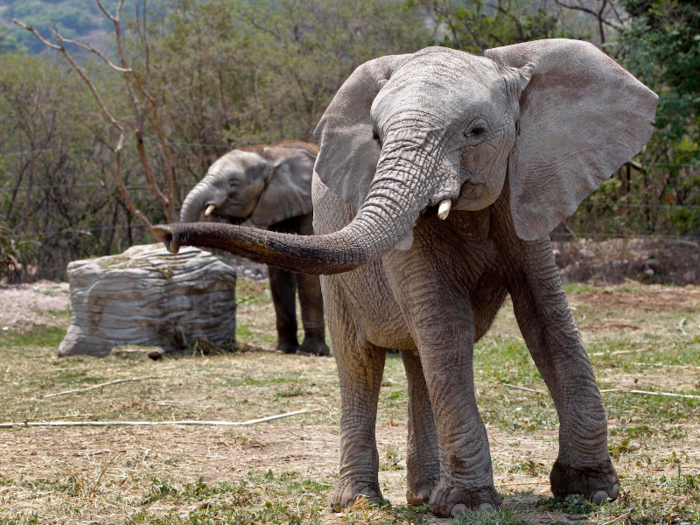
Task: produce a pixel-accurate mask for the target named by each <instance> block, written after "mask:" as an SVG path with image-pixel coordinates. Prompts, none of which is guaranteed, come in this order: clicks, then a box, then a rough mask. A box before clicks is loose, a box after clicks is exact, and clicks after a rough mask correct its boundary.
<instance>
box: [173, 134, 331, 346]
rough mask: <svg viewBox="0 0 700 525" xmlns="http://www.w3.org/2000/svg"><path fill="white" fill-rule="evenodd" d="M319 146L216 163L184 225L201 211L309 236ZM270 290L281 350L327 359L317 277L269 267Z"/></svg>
mask: <svg viewBox="0 0 700 525" xmlns="http://www.w3.org/2000/svg"><path fill="white" fill-rule="evenodd" d="M317 154H318V146H316V145H315V144H309V143H308V142H300V141H292V140H287V141H283V142H279V143H277V144H273V145H271V146H265V145H259V146H248V147H244V148H239V149H235V150H233V151H230V152H229V153H227V154H226V155H224V156H223V157H221V158H220V159H218V160H217V161H216V162H215V163H214V164H213V165H212V166H211V167H210V168H209V171H208V172H207V175H206V176H205V177H204V178H203V179H202V180H201V181H200V182H199V183H198V184H197V185H196V186H195V187H194V188H192V191H190V193H189V194H188V195H187V197H186V198H185V202H183V204H182V210H181V211H180V220H181V221H182V222H195V221H197V220H198V219H199V217H200V215H201V213H202V212H204V214H205V215H206V216H208V217H213V218H217V219H226V220H229V221H231V222H234V223H240V222H244V221H246V220H249V221H250V222H251V223H252V224H253V225H254V226H258V227H262V228H268V229H269V230H271V231H276V232H285V233H295V234H300V235H311V234H312V233H313V225H312V218H311V176H312V173H313V166H314V161H315V160H316V155H317ZM268 273H269V275H270V291H271V293H272V302H273V303H274V306H275V314H276V317H277V346H278V348H279V349H280V350H281V351H283V352H284V353H294V352H297V353H311V354H316V355H328V354H329V349H328V345H326V341H325V325H324V321H323V297H322V295H321V285H320V284H319V279H318V276H316V275H306V274H302V273H296V274H294V273H292V272H288V271H286V270H283V269H281V268H276V267H273V266H270V267H269V272H268ZM297 289H298V292H299V303H300V305H301V318H302V322H303V325H304V341H303V343H302V344H301V346H300V345H299V342H298V341H297V318H296V294H297Z"/></svg>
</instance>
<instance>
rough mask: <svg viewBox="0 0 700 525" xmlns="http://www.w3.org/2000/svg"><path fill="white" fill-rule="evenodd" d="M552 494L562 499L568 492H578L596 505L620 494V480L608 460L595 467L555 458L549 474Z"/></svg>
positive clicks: (614, 498)
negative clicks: (573, 463)
mask: <svg viewBox="0 0 700 525" xmlns="http://www.w3.org/2000/svg"><path fill="white" fill-rule="evenodd" d="M549 480H550V482H551V485H552V494H554V497H555V498H557V499H564V498H566V496H568V495H569V494H580V495H582V496H583V497H584V498H587V499H589V500H590V501H592V502H593V503H595V504H596V505H600V504H601V503H603V502H604V501H606V500H608V499H611V500H613V501H614V500H616V499H617V497H618V496H619V495H620V480H619V479H618V477H617V473H616V472H615V468H614V467H613V466H612V463H611V462H610V460H608V462H607V463H606V464H604V465H602V466H600V467H597V468H591V467H589V468H579V467H572V466H570V465H565V464H563V463H560V462H559V460H557V461H556V462H555V463H554V467H553V468H552V472H551V474H550V475H549Z"/></svg>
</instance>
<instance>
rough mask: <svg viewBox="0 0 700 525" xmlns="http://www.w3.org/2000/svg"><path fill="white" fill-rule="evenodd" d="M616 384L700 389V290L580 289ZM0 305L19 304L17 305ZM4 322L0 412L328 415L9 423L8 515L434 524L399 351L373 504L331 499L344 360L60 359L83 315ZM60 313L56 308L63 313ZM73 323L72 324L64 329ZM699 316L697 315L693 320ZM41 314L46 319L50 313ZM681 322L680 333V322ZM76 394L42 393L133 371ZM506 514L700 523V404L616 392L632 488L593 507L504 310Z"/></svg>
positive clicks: (242, 316)
mask: <svg viewBox="0 0 700 525" xmlns="http://www.w3.org/2000/svg"><path fill="white" fill-rule="evenodd" d="M267 290H268V288H267V284H266V283H264V282H260V281H257V282H255V281H243V280H241V282H240V288H239V292H238V295H239V302H240V305H239V316H238V320H239V331H238V338H239V340H240V341H241V342H244V343H248V344H250V345H253V346H256V347H264V348H267V349H271V347H272V345H273V343H274V340H275V333H274V316H273V310H272V306H271V303H270V299H269V292H268V291H267ZM568 290H569V295H570V299H571V303H572V305H573V306H574V308H575V312H574V313H575V316H576V318H577V320H578V322H579V323H580V325H581V329H582V332H583V334H584V338H585V339H586V341H587V344H588V350H589V353H590V354H591V359H592V362H593V365H594V367H595V369H596V373H597V375H598V378H599V381H600V384H601V388H611V387H625V388H636V389H640V390H662V391H667V392H675V393H683V394H695V395H697V394H699V393H700V373H699V371H698V369H697V368H696V367H697V366H698V364H700V360H699V359H698V355H699V353H700V288H697V287H695V288H692V287H686V288H663V287H660V286H653V287H641V286H639V285H632V284H627V285H623V286H619V287H615V288H606V289H602V288H593V287H590V286H585V285H583V286H581V285H571V286H569V287H568ZM2 297H3V296H2V295H1V294H0V308H5V307H8V306H9V305H8V304H7V303H6V304H2V301H3V298H2ZM56 313H57V312H55V311H53V313H46V314H43V315H44V316H45V317H47V322H46V323H45V325H46V326H44V327H41V326H39V327H37V326H33V327H32V326H26V327H18V328H17V329H16V330H9V331H5V332H3V335H0V356H1V358H0V392H2V396H0V420H3V421H9V420H18V421H23V420H37V419H46V420H49V419H71V418H73V419H87V420H110V419H124V420H153V421H156V420H165V419H198V420H210V419H220V420H229V421H242V420H247V419H253V418H256V417H262V416H267V415H272V414H276V413H282V412H289V411H293V410H299V409H302V408H314V409H316V411H314V412H311V413H307V414H304V415H302V416H299V417H296V418H291V419H285V420H280V421H275V422H271V423H265V424H261V425H257V426H254V427H246V428H237V429H226V428H218V427H177V426H176V427H157V428H150V427H129V428H123V427H107V428H19V429H12V430H0V523H324V524H329V523H333V524H335V523H338V524H340V523H373V524H374V523H421V522H426V521H428V520H432V521H434V522H437V520H435V519H434V518H433V517H432V516H431V515H430V513H429V512H428V510H427V509H426V508H425V507H418V508H412V507H408V506H406V505H405V494H404V493H405V488H406V479H405V478H406V471H405V439H406V437H405V436H406V425H405V421H406V402H407V397H406V392H405V376H404V373H403V369H402V365H401V362H400V359H398V358H397V357H396V356H392V357H390V358H389V359H388V361H387V367H386V372H385V381H384V384H383V388H382V391H381V394H380V409H379V417H378V429H377V435H378V441H379V454H380V460H381V469H380V470H381V471H380V481H381V483H382V489H383V492H384V496H385V497H386V498H387V499H389V500H390V501H391V502H392V505H391V506H390V505H387V504H377V503H375V502H367V501H363V502H360V503H358V504H357V505H355V506H354V507H353V508H351V509H348V510H347V511H346V512H343V513H336V512H333V509H331V508H330V507H329V505H328V497H329V494H330V491H331V490H332V487H333V485H334V483H335V481H336V479H337V475H336V467H337V462H338V419H339V412H338V407H339V393H338V379H337V375H336V371H335V363H334V361H333V359H329V358H318V357H297V356H286V355H282V354H280V353H277V352H272V351H256V352H239V353H230V354H220V355H205V356H200V355H197V356H193V355H192V353H191V352H188V353H182V355H170V356H166V358H165V359H163V360H161V361H158V362H153V361H151V360H148V359H146V358H145V357H144V358H142V357H140V356H138V355H130V354H122V355H113V356H110V357H107V358H105V359H94V358H87V357H76V358H69V359H59V358H58V357H56V354H55V351H56V347H57V345H58V342H60V339H61V337H62V335H63V334H62V331H63V330H64V328H65V326H66V324H67V322H68V317H67V316H66V315H61V314H60V313H59V315H56ZM49 316H51V317H49ZM55 318H58V319H59V320H61V319H62V320H63V321H62V323H63V325H62V326H61V327H59V328H55V327H52V326H51V325H52V324H55V322H56V320H55ZM683 319H685V322H683V323H681V321H682V320H683ZM32 322H34V323H36V320H33V321H32ZM679 327H680V328H679ZM142 376H154V377H155V378H156V379H150V380H145V381H139V382H133V383H120V384H114V385H110V386H106V387H103V388H99V389H94V390H90V391H87V392H80V393H75V394H70V395H64V396H58V397H52V398H43V397H42V396H44V395H46V394H50V393H54V392H60V391H63V390H68V389H72V388H84V387H89V386H91V385H95V384H98V383H103V382H107V381H113V380H118V379H125V378H131V377H142ZM476 381H477V386H478V395H479V406H480V409H481V412H482V416H483V418H484V420H485V421H486V423H487V427H488V432H489V437H490V442H491V454H492V457H493V461H494V471H495V477H496V483H497V488H498V489H499V491H500V492H501V493H502V494H504V495H505V496H506V499H505V501H506V504H505V506H504V509H503V510H501V511H500V512H499V513H495V514H485V515H479V516H476V515H469V516H466V517H464V518H462V520H461V522H463V523H467V522H474V523H482V524H486V523H506V524H516V523H555V522H557V521H558V522H560V523H566V522H575V521H577V520H579V521H588V522H591V523H606V522H611V520H617V521H614V523H691V522H694V521H697V520H700V411H699V410H698V408H700V400H689V399H678V398H675V399H674V398H658V397H651V396H633V395H629V394H628V395H625V394H623V393H610V394H606V395H605V401H606V406H607V409H608V416H609V419H610V428H611V430H610V437H609V442H610V449H611V452H612V454H613V456H614V458H615V459H614V461H615V464H616V466H617V468H618V472H619V473H620V476H621V478H622V483H623V487H624V490H625V492H624V493H623V497H622V498H621V499H620V500H619V501H618V502H616V503H614V504H610V505H606V506H603V507H602V508H597V509H595V508H592V507H591V506H589V505H587V504H586V503H585V502H582V501H580V500H578V499H575V498H573V499H571V500H569V501H567V502H563V503H560V502H555V501H554V500H552V499H551V498H550V496H551V494H550V492H549V488H548V485H547V483H546V481H547V478H548V472H549V469H550V467H551V464H552V462H553V461H554V458H555V457H556V450H557V431H556V428H557V422H556V414H555V412H554V409H553V406H552V402H551V399H550V398H549V397H548V395H540V394H537V393H534V392H527V391H519V390H512V389H508V388H506V387H504V386H503V384H504V383H508V384H515V385H519V386H523V387H526V388H530V389H534V390H544V385H543V383H542V381H541V379H540V377H539V375H538V374H537V371H536V369H535V367H534V365H533V364H532V360H531V359H530V357H529V356H528V354H527V350H526V348H525V346H524V343H523V342H522V338H521V337H520V335H519V332H518V330H517V326H516V325H515V323H514V319H513V313H512V309H510V308H509V307H507V308H505V309H504V310H503V311H502V312H501V314H500V315H499V318H498V320H497V322H496V324H495V326H494V328H493V330H492V331H491V332H490V334H489V335H488V336H487V337H485V338H484V340H483V341H482V342H480V343H479V345H478V347H477V350H476Z"/></svg>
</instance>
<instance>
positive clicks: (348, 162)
mask: <svg viewBox="0 0 700 525" xmlns="http://www.w3.org/2000/svg"><path fill="white" fill-rule="evenodd" d="M412 56H413V55H411V54H406V55H389V56H385V57H381V58H376V59H374V60H370V61H369V62H365V63H364V64H362V65H361V66H360V67H358V68H357V69H356V70H355V71H354V72H353V73H352V75H350V77H349V78H348V79H347V80H346V81H345V83H344V84H343V85H342V86H341V88H340V89H339V90H338V92H337V93H336V95H335V97H334V98H333V100H332V101H331V103H330V105H329V106H328V109H326V112H325V113H324V115H323V118H321V120H320V121H319V123H318V126H317V127H316V130H315V131H314V137H315V138H316V141H317V142H318V145H319V147H320V153H319V155H318V158H317V159H316V165H315V167H314V169H315V170H316V173H318V176H319V177H320V179H321V180H322V181H323V183H324V184H325V185H326V186H328V188H329V189H330V190H331V191H332V192H333V193H336V194H337V195H340V196H341V197H342V198H343V200H344V201H345V202H347V203H349V204H351V205H353V206H354V207H355V209H356V210H357V209H360V206H362V203H363V202H364V201H365V198H366V197H367V194H368V193H369V187H370V184H371V183H372V179H373V178H374V172H375V170H376V168H377V162H379V145H378V144H377V142H376V140H375V139H374V132H373V128H372V120H371V118H370V110H371V108H372V102H373V101H374V99H375V97H376V96H377V94H378V93H379V91H380V90H381V89H382V87H384V84H386V82H387V81H388V80H389V78H390V77H391V75H392V74H393V73H394V72H395V71H397V70H398V69H399V68H400V67H401V66H403V65H404V64H405V63H406V62H408V61H409V60H410V59H411V58H412Z"/></svg>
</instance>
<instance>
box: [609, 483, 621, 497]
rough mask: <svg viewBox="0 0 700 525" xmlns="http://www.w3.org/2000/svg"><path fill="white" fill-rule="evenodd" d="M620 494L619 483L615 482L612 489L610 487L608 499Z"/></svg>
mask: <svg viewBox="0 0 700 525" xmlns="http://www.w3.org/2000/svg"><path fill="white" fill-rule="evenodd" d="M619 495H620V485H618V484H617V483H615V484H614V485H613V486H612V489H610V499H613V500H614V499H617V497H618V496H619Z"/></svg>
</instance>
